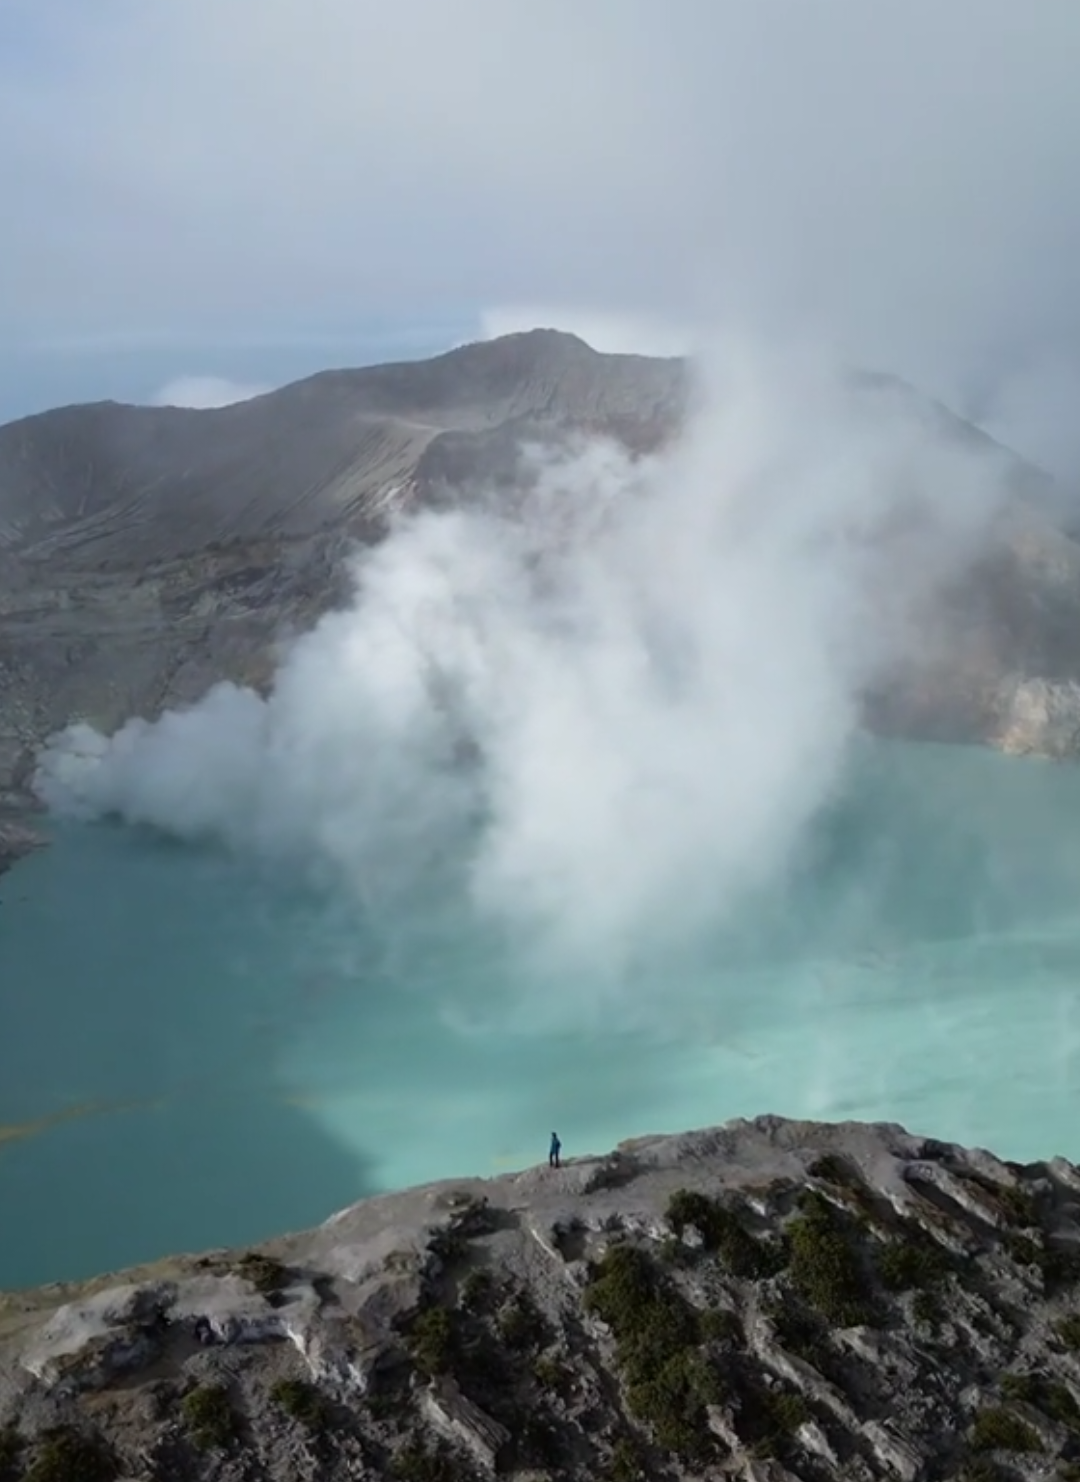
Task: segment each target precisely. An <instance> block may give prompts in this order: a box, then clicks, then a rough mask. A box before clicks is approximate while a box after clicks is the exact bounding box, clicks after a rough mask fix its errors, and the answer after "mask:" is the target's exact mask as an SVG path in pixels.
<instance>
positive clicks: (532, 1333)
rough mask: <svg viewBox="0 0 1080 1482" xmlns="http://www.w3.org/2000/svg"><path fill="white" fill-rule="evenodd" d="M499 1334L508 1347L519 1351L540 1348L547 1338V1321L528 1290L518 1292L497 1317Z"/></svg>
mask: <svg viewBox="0 0 1080 1482" xmlns="http://www.w3.org/2000/svg"><path fill="white" fill-rule="evenodd" d="M496 1326H497V1327H498V1330H499V1336H500V1338H501V1339H502V1340H503V1342H504V1343H505V1344H506V1346H507V1347H508V1348H512V1349H514V1350H516V1351H518V1352H523V1351H527V1350H529V1349H535V1348H539V1347H540V1346H541V1345H542V1344H543V1343H544V1342H545V1341H546V1339H547V1336H548V1333H547V1323H546V1322H545V1321H544V1317H543V1314H542V1313H541V1311H540V1309H539V1308H538V1307H537V1305H536V1303H535V1302H534V1301H533V1300H532V1298H531V1297H530V1296H529V1294H528V1293H527V1292H518V1293H517V1294H516V1295H515V1296H513V1297H512V1298H511V1299H510V1301H509V1302H507V1304H506V1306H505V1307H503V1308H501V1309H500V1311H499V1315H498V1317H497V1319H496Z"/></svg>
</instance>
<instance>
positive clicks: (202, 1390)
mask: <svg viewBox="0 0 1080 1482" xmlns="http://www.w3.org/2000/svg"><path fill="white" fill-rule="evenodd" d="M180 1408H181V1410H182V1411H183V1415H184V1419H185V1421H186V1422H187V1425H188V1429H189V1430H190V1431H191V1439H192V1440H193V1441H194V1442H195V1444H196V1446H198V1447H199V1449H200V1450H201V1451H211V1450H217V1449H224V1448H225V1447H227V1446H230V1445H231V1444H232V1442H233V1441H235V1440H236V1437H237V1432H238V1430H239V1425H238V1421H237V1416H236V1411H235V1410H234V1409H233V1406H232V1400H231V1398H230V1396H229V1388H228V1385H225V1384H200V1385H199V1386H198V1387H197V1388H196V1389H193V1390H191V1391H189V1393H188V1394H186V1395H185V1396H184V1398H183V1400H182V1401H181V1402H180Z"/></svg>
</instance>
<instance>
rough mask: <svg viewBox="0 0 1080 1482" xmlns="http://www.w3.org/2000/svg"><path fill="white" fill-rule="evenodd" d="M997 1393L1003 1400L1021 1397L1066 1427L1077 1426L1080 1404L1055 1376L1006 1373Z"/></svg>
mask: <svg viewBox="0 0 1080 1482" xmlns="http://www.w3.org/2000/svg"><path fill="white" fill-rule="evenodd" d="M1001 1393H1002V1394H1003V1395H1004V1396H1005V1398H1006V1399H1007V1400H1022V1401H1023V1402H1024V1403H1025V1404H1027V1405H1032V1406H1033V1407H1034V1408H1035V1409H1036V1410H1041V1411H1042V1413H1043V1414H1044V1415H1047V1416H1049V1417H1050V1419H1051V1420H1056V1421H1058V1422H1059V1423H1060V1424H1061V1425H1065V1426H1068V1427H1069V1429H1070V1430H1080V1406H1078V1405H1077V1403H1076V1401H1075V1400H1074V1399H1073V1397H1072V1393H1071V1391H1070V1390H1069V1389H1068V1388H1067V1387H1066V1386H1065V1385H1064V1384H1062V1383H1061V1382H1060V1381H1059V1380H1057V1379H1048V1378H1047V1377H1046V1376H1045V1375H1044V1374H1006V1375H1005V1376H1004V1377H1003V1378H1002V1381H1001Z"/></svg>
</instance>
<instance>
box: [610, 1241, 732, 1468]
mask: <svg viewBox="0 0 1080 1482" xmlns="http://www.w3.org/2000/svg"><path fill="white" fill-rule="evenodd" d="M585 1304H586V1307H587V1309H588V1310H589V1311H591V1312H594V1313H595V1314H596V1315H597V1316H598V1317H599V1318H601V1319H602V1321H604V1322H606V1323H607V1324H608V1326H609V1327H610V1328H611V1330H612V1332H613V1333H614V1335H615V1342H616V1361H617V1363H618V1366H619V1370H620V1372H621V1374H622V1377H623V1380H624V1382H625V1384H626V1391H627V1403H628V1406H629V1408H630V1411H631V1413H632V1414H633V1415H635V1416H636V1417H637V1419H639V1420H641V1421H642V1422H644V1423H645V1424H647V1425H648V1426H649V1427H650V1429H651V1430H652V1432H653V1434H654V1435H655V1437H656V1439H657V1441H658V1442H659V1443H660V1444H661V1445H662V1446H665V1447H666V1448H667V1449H668V1450H669V1451H673V1452H675V1453H676V1454H677V1455H679V1456H680V1457H683V1458H685V1459H687V1460H692V1459H699V1458H701V1457H703V1456H704V1455H705V1454H707V1453H708V1451H710V1450H711V1449H712V1441H711V1438H710V1436H709V1433H708V1430H707V1428H706V1425H705V1405H706V1404H708V1403H711V1402H712V1401H713V1400H715V1399H718V1398H720V1387H719V1376H718V1375H717V1373H716V1371H715V1370H714V1369H712V1368H711V1367H710V1366H709V1365H708V1364H707V1363H706V1361H705V1359H704V1357H703V1355H702V1354H701V1352H700V1348H699V1345H700V1338H701V1334H700V1329H699V1325H698V1320H697V1315H696V1313H695V1312H694V1310H693V1308H692V1307H690V1306H689V1304H688V1303H687V1302H686V1301H685V1299H684V1298H683V1297H682V1296H681V1294H680V1293H679V1292H678V1291H677V1290H676V1289H675V1287H674V1286H673V1285H672V1284H671V1282H670V1280H669V1279H668V1278H667V1277H666V1276H665V1275H664V1273H663V1272H661V1271H660V1269H659V1268H658V1267H657V1266H656V1264H655V1263H654V1262H653V1261H652V1260H651V1259H650V1258H649V1256H648V1255H647V1254H646V1253H645V1252H644V1251H642V1250H639V1249H638V1248H636V1247H634V1246H629V1245H617V1246H614V1247H612V1249H611V1250H609V1251H608V1252H607V1254H606V1255H605V1256H604V1258H603V1260H602V1261H600V1262H599V1264H598V1265H596V1266H594V1267H593V1269H592V1272H591V1273H590V1283H589V1287H588V1290H587V1291H586V1294H585Z"/></svg>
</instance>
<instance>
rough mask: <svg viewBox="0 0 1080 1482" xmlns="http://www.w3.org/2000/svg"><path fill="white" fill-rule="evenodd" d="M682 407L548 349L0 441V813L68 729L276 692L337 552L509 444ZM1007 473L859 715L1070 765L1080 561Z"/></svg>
mask: <svg viewBox="0 0 1080 1482" xmlns="http://www.w3.org/2000/svg"><path fill="white" fill-rule="evenodd" d="M854 380H855V382H856V383H858V385H859V386H860V387H861V388H862V390H863V391H864V392H865V393H866V394H867V395H873V394H876V393H878V392H880V391H882V390H883V389H884V390H891V391H893V392H896V391H897V390H899V392H900V394H904V395H906V396H908V397H910V398H914V399H915V400H917V398H915V393H913V392H911V391H910V390H908V389H907V388H903V387H900V385H899V383H896V382H892V381H890V380H889V378H887V377H873V376H865V377H861V378H859V377H856V378H854ZM692 392H693V378H692V375H691V372H690V368H689V367H688V365H687V364H686V363H684V362H682V361H678V360H655V359H649V358H646V357H641V356H624V355H603V354H598V353H597V352H595V351H593V350H591V349H590V348H589V347H588V346H587V345H585V344H584V343H583V342H582V341H581V340H578V339H576V338H575V337H574V336H572V335H567V334H562V333H559V332H556V331H550V330H537V331H532V332H530V333H526V334H517V335H509V336H506V337H504V338H502V339H498V340H492V341H488V342H486V343H482V344H476V345H469V346H465V347H463V348H461V349H457V350H453V351H451V352H449V353H448V354H445V355H441V356H438V357H436V358H435V359H432V360H428V361H420V362H408V363H403V364H399V365H385V366H375V367H370V368H367V369H362V370H343V371H328V372H326V373H324V374H321V375H317V376H313V377H311V378H310V379H308V380H305V381H301V382H298V383H297V384H295V385H292V386H287V387H284V388H283V389H282V390H279V391H275V392H272V393H270V394H269V395H266V396H261V397H258V398H256V399H255V400H253V401H249V402H245V403H241V404H239V405H236V406H231V407H224V408H221V409H218V410H213V411H191V410H183V409H178V408H168V407H165V408H149V407H131V406H121V405H117V404H114V403H100V404H95V405H90V406H75V407H66V408H61V409H59V410H56V411H51V412H46V413H43V414H41V415H38V416H34V417H28V418H25V419H23V420H21V421H18V422H14V423H11V424H9V425H7V426H5V427H0V806H3V804H4V802H5V800H6V801H7V802H8V803H9V804H16V803H19V802H25V801H26V798H25V792H26V784H27V779H28V776H29V773H30V770H31V767H32V763H33V757H34V754H35V751H36V748H37V747H38V746H39V745H40V743H41V741H42V740H43V739H44V737H46V736H47V735H48V734H50V733H51V732H52V731H54V730H56V729H58V728H60V727H62V726H63V725H64V724H66V723H67V722H68V721H70V720H72V719H76V718H85V719H88V720H90V721H92V722H93V723H95V724H97V725H98V726H100V727H103V728H105V729H107V730H108V729H112V728H114V727H115V726H116V725H117V724H119V723H120V722H122V721H123V720H125V719H126V718H128V717H129V716H131V715H134V714H140V715H144V716H148V717H153V716H156V715H157V714H159V713H160V712H161V711H162V710H163V709H164V708H167V707H169V706H175V705H182V704H185V703H188V702H190V701H193V700H195V699H197V698H198V697H199V696H200V695H201V694H202V693H203V692H204V691H205V690H206V689H207V688H208V687H209V685H210V684H211V683H213V682H214V681H215V680H218V679H222V678H229V679H234V680H238V681H244V682H250V683H254V684H256V685H261V684H264V683H265V682H266V681H267V679H268V677H269V674H270V672H271V667H272V646H273V643H274V641H275V639H276V638H278V637H279V636H280V635H281V634H283V633H288V632H290V631H297V630H300V629H304V628H306V627H309V626H310V625H311V624H312V623H313V622H315V621H316V620H317V618H318V617H319V616H320V615H321V614H322V613H323V612H325V611H326V610H327V609H328V608H330V607H332V606H334V605H335V604H337V603H339V602H340V601H341V599H342V598H343V596H344V595H345V587H344V578H343V557H344V555H345V553H346V551H347V550H348V549H349V547H350V545H351V543H353V542H355V541H357V540H360V541H371V540H377V539H378V538H379V537H380V535H381V533H382V532H383V531H384V529H385V522H386V517H387V515H388V513H389V512H390V511H391V510H394V509H399V508H408V507H410V506H412V505H416V504H418V503H423V502H424V501H428V500H435V499H438V498H440V497H445V496H446V495H447V494H449V495H450V496H451V497H453V496H455V494H456V493H458V492H460V491H462V490H468V489H470V488H474V489H475V488H476V487H478V486H479V485H481V484H490V485H494V486H496V487H498V486H499V485H500V484H503V485H507V484H509V483H511V482H512V481H513V478H514V477H515V457H516V452H517V449H518V448H519V446H520V444H521V442H522V440H523V439H527V440H531V441H540V442H545V441H547V442H550V441H553V440H558V439H561V438H565V437H567V436H569V435H571V434H574V433H586V434H593V433H595V434H603V435H605V436H609V437H613V438H616V439H618V440H620V441H621V442H623V443H624V444H625V445H626V446H627V447H629V448H630V449H631V450H633V451H635V452H642V451H646V450H650V449H653V448H655V447H657V446H658V445H660V444H662V443H663V442H664V441H665V440H666V439H669V438H670V437H672V436H673V435H674V434H675V433H676V432H677V430H678V428H679V426H680V425H681V423H682V420H683V418H684V416H685V413H686V410H687V407H688V405H689V403H690V399H691V397H692ZM919 405H920V407H921V408H922V410H923V411H924V412H925V414H926V415H927V416H928V417H930V418H931V419H932V420H933V422H934V424H935V425H936V426H937V427H938V428H939V429H941V428H944V429H946V430H947V431H948V434H949V435H950V436H955V437H956V438H958V439H967V440H971V439H974V440H976V441H981V442H983V443H986V442H988V440H987V439H985V438H984V437H983V435H982V434H981V433H979V432H977V431H976V429H974V428H972V427H970V426H969V425H968V424H966V423H964V422H962V421H960V420H958V419H956V418H953V417H951V416H950V415H949V414H948V413H947V412H946V411H944V409H942V408H940V407H936V406H935V405H933V404H931V403H925V402H923V403H919ZM1009 468H1010V477H1011V479H1012V482H1013V483H1014V485H1015V488H1016V491H1017V505H1016V510H1015V511H1014V513H1013V516H1012V517H1011V519H1010V521H1009V522H1007V524H1006V526H1003V529H1002V532H1001V538H1000V540H999V541H998V545H997V547H996V549H995V550H994V551H992V552H991V553H990V554H989V556H988V557H987V558H986V559H985V560H984V561H982V563H981V564H980V566H979V568H978V569H977V570H973V571H972V572H970V573H968V575H967V577H966V578H965V580H964V581H962V582H961V583H959V584H958V586H957V587H956V590H955V591H954V592H953V593H952V594H951V595H950V599H949V601H947V602H946V603H945V604H943V605H942V606H941V608H940V610H939V611H936V612H935V613H933V614H930V615H928V618H927V630H926V636H925V642H924V643H923V645H922V649H921V652H923V653H924V654H925V655H926V658H925V660H923V661H920V663H919V664H917V665H916V666H915V668H914V670H913V671H912V672H911V673H908V674H905V675H899V676H895V677H892V678H891V679H890V683H889V684H888V685H887V686H885V687H884V688H883V690H882V692H881V693H879V694H878V695H875V696H869V697H867V698H868V709H867V714H868V718H869V720H870V721H871V723H872V724H874V725H876V726H878V727H879V728H881V729H884V730H888V731H893V732H898V733H901V734H907V735H913V736H933V737H939V738H945V739H967V740H983V741H986V742H989V743H990V744H993V745H999V746H1005V747H1008V748H1011V749H1015V750H1033V751H1037V752H1044V753H1048V754H1051V755H1062V754H1072V753H1073V752H1074V751H1075V749H1076V744H1075V737H1076V733H1077V729H1078V725H1080V691H1078V690H1077V687H1076V681H1077V680H1078V679H1080V643H1078V641H1077V633H1078V632H1080V622H1078V619H1080V546H1078V545H1077V543H1076V542H1075V541H1074V540H1073V539H1071V538H1070V536H1068V535H1067V534H1065V533H1064V532H1063V531H1060V530H1058V529H1056V528H1054V526H1053V524H1052V523H1051V522H1050V519H1049V516H1048V515H1047V514H1046V513H1044V512H1043V511H1044V509H1046V508H1049V506H1048V504H1047V502H1046V500H1045V499H1044V497H1043V496H1044V495H1045V493H1046V490H1047V488H1048V480H1047V479H1046V477H1045V475H1042V474H1041V473H1040V472H1039V471H1038V470H1036V469H1033V468H1031V467H1030V466H1029V465H1026V464H1024V463H1023V461H1022V460H1020V459H1018V458H1015V457H1011V458H1010V462H1009Z"/></svg>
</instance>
